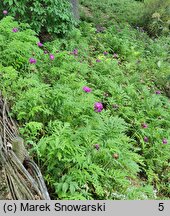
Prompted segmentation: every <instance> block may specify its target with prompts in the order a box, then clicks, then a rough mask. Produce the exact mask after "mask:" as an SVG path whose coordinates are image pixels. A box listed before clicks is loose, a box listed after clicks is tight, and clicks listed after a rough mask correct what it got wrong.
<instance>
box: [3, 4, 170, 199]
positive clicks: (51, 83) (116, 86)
mask: <svg viewBox="0 0 170 216" xmlns="http://www.w3.org/2000/svg"><path fill="white" fill-rule="evenodd" d="M91 4H92V2H91ZM95 4H97V3H96V2H95ZM99 4H100V3H99ZM103 7H104V5H103ZM105 7H106V5H105ZM15 27H17V28H18V29H19V31H18V32H16V33H14V32H12V29H13V28H15ZM0 30H1V32H2V34H1V36H0V37H1V38H2V40H0V50H1V56H0V58H1V65H0V86H1V90H2V93H3V95H4V96H5V97H7V99H8V101H9V103H10V105H11V108H12V115H13V118H16V120H17V121H18V123H19V125H20V131H21V133H22V134H23V136H24V138H25V139H26V142H27V144H28V147H31V150H30V152H31V153H32V155H33V156H34V155H36V157H35V159H36V160H37V162H38V163H39V166H40V167H41V169H42V171H43V173H44V177H45V179H46V182H47V184H48V187H49V188H50V189H52V190H50V191H53V192H52V194H51V197H52V198H53V199H57V198H58V199H73V200H77V199H78V200H86V199H98V200H99V199H112V200H119V199H122V200H126V199H132V200H133V199H139V200H143V199H166V198H167V197H170V188H169V185H168V181H169V178H170V175H169V165H170V164H169V161H170V156H169V151H170V137H169V134H170V129H169V128H170V116H169V111H170V104H169V98H168V97H167V95H168V94H167V90H166V86H167V85H168V83H169V69H168V68H169V61H167V60H168V52H169V45H170V44H169V40H168V37H166V36H164V37H160V38H157V39H151V38H149V37H148V35H147V34H146V33H145V32H143V31H141V29H140V28H139V29H134V28H132V27H131V26H130V25H128V24H122V25H121V24H120V25H119V24H116V23H115V25H110V26H107V29H106V30H105V31H104V32H98V33H97V32H96V29H95V28H94V27H93V25H92V24H89V23H86V22H82V23H81V24H80V28H79V29H73V30H72V31H71V32H70V33H69V34H68V35H67V37H65V38H62V39H61V38H56V39H55V40H54V41H52V42H47V43H45V44H44V46H43V47H42V48H39V47H38V46H37V42H38V41H39V40H38V38H36V37H35V36H34V35H35V33H34V32H33V31H31V30H29V29H28V27H27V26H26V25H23V24H18V23H17V22H15V21H13V19H12V18H11V17H6V18H4V19H3V20H1V21H0ZM4 41H6V42H5V43H4ZM16 46H17V48H16ZM44 50H45V51H48V53H47V54H45V53H44V52H43V51H44ZM75 50H76V51H75ZM49 54H53V55H54V59H53V60H51V59H50V58H49V57H50V56H49ZM31 57H34V58H35V59H36V60H37V62H36V64H30V63H29V58H31ZM18 58H19V59H20V58H22V61H21V60H20V61H18ZM96 60H100V61H97V62H96ZM84 86H88V87H90V88H91V89H92V91H91V92H89V93H87V92H84V91H83V89H82V88H83V87H84ZM159 91H160V92H159ZM159 93H160V94H159ZM95 102H101V103H102V104H103V107H104V108H103V110H102V111H101V112H95V111H94V104H95ZM143 123H145V124H147V125H148V127H146V128H144V127H143ZM146 137H147V140H146V139H145V138H146ZM163 139H166V140H165V141H167V144H166V142H164V143H163ZM96 144H97V147H96Z"/></svg>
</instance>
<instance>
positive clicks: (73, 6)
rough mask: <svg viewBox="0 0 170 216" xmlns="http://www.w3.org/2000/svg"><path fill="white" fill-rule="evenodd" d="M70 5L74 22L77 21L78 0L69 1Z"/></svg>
mask: <svg viewBox="0 0 170 216" xmlns="http://www.w3.org/2000/svg"><path fill="white" fill-rule="evenodd" d="M69 1H70V3H71V4H72V11H73V14H74V17H75V19H76V20H79V18H80V16H79V3H78V0H69Z"/></svg>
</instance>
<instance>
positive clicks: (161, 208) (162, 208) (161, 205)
mask: <svg viewBox="0 0 170 216" xmlns="http://www.w3.org/2000/svg"><path fill="white" fill-rule="evenodd" d="M158 210H159V211H163V210H164V203H159V206H158Z"/></svg>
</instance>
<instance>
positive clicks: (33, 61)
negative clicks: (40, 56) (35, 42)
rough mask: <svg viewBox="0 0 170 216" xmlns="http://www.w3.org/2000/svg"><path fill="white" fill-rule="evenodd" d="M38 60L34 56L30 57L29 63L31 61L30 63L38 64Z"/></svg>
mask: <svg viewBox="0 0 170 216" xmlns="http://www.w3.org/2000/svg"><path fill="white" fill-rule="evenodd" d="M36 62H37V61H36V59H34V58H30V59H29V63H30V64H36Z"/></svg>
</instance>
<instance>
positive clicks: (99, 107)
mask: <svg viewBox="0 0 170 216" xmlns="http://www.w3.org/2000/svg"><path fill="white" fill-rule="evenodd" d="M102 109H103V104H102V103H100V102H96V103H95V104H94V111H95V112H101V111H102Z"/></svg>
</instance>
